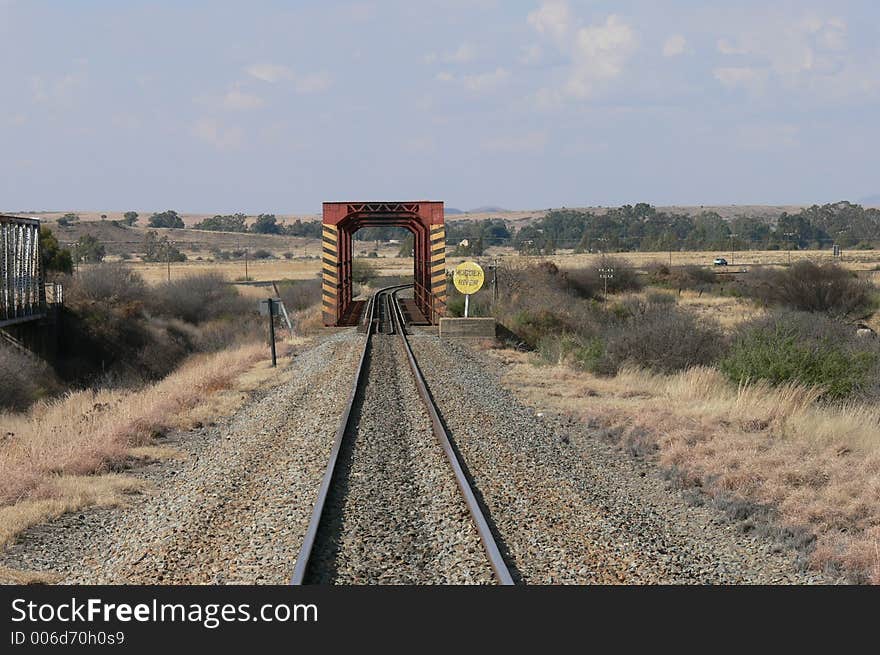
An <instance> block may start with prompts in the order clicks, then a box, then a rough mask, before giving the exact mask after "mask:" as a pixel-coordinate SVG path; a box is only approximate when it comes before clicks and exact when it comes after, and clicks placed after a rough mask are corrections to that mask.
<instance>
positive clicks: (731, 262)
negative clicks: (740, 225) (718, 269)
mask: <svg viewBox="0 0 880 655" xmlns="http://www.w3.org/2000/svg"><path fill="white" fill-rule="evenodd" d="M737 236H739V235H738V234H734V233H732V232H731V233H730V265H731V266H733V253H734V243H733V239H734V237H737Z"/></svg>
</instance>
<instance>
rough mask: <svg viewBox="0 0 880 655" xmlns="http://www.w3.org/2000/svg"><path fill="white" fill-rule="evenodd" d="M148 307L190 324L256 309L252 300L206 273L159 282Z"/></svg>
mask: <svg viewBox="0 0 880 655" xmlns="http://www.w3.org/2000/svg"><path fill="white" fill-rule="evenodd" d="M147 309H148V310H149V311H150V312H151V313H152V314H154V315H157V316H165V317H170V318H179V319H181V320H183V321H186V322H188V323H192V324H198V323H202V322H204V321H209V320H212V319H216V318H237V317H239V316H242V315H245V314H247V313H249V312H255V311H256V305H255V303H252V302H251V301H249V300H247V299H246V298H243V297H242V296H241V295H240V294H239V293H238V290H237V289H236V288H235V287H234V286H233V285H231V284H229V283H228V282H227V281H226V279H225V278H224V277H223V276H222V275H220V274H218V273H205V274H202V275H193V276H190V277H185V278H181V279H179V280H172V281H170V282H165V283H163V284H160V285H159V286H157V287H156V288H155V289H153V290H152V292H151V293H150V294H149V296H148V299H147Z"/></svg>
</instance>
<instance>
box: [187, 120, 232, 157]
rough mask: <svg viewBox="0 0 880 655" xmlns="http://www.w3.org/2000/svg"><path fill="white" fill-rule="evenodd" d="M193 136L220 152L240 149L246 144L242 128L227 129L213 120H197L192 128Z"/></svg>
mask: <svg viewBox="0 0 880 655" xmlns="http://www.w3.org/2000/svg"><path fill="white" fill-rule="evenodd" d="M192 134H193V136H195V137H196V138H197V139H199V140H201V141H204V142H205V143H209V144H210V145H212V146H214V147H215V148H217V149H218V150H231V149H234V148H238V147H240V146H241V144H242V143H243V142H244V132H243V131H242V130H241V128H239V127H226V126H224V125H222V124H221V123H220V122H219V121H217V120H216V119H213V118H201V119H199V120H197V121H196V122H195V124H194V125H193V127H192Z"/></svg>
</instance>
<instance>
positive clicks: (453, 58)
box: [443, 43, 477, 64]
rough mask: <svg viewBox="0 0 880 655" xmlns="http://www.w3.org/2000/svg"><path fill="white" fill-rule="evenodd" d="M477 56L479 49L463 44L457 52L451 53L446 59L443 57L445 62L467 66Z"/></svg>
mask: <svg viewBox="0 0 880 655" xmlns="http://www.w3.org/2000/svg"><path fill="white" fill-rule="evenodd" d="M476 56H477V49H476V48H474V46H472V45H470V44H469V43H462V44H461V45H460V46H458V48H456V50H455V52H451V53H449V54H448V55H446V56H445V57H443V61H446V62H449V63H455V64H466V63H467V62H469V61H473V60H474V59H475V58H476Z"/></svg>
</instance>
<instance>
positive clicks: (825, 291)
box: [740, 260, 876, 318]
mask: <svg viewBox="0 0 880 655" xmlns="http://www.w3.org/2000/svg"><path fill="white" fill-rule="evenodd" d="M740 286H741V289H742V292H743V294H744V295H747V296H750V297H752V298H755V299H757V300H759V301H761V302H763V303H765V304H767V305H782V306H784V307H788V308H790V309H796V310H799V311H804V312H822V313H826V314H829V315H831V316H836V317H850V318H862V317H864V316H866V315H869V314H870V313H871V312H872V311H873V310H874V309H875V307H876V299H875V297H874V294H875V293H876V289H875V288H874V287H873V285H871V283H870V282H868V281H866V280H860V279H859V278H858V277H856V276H855V274H854V273H852V272H851V271H848V270H847V269H845V268H842V267H841V266H838V265H837V264H832V263H828V264H816V263H815V262H811V261H808V260H804V261H799V262H796V263H795V264H794V265H792V266H791V267H790V268H788V269H761V268H755V269H753V270H752V271H750V272H749V273H748V274H747V275H746V276H745V278H744V279H743V280H742V282H741V284H740Z"/></svg>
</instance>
